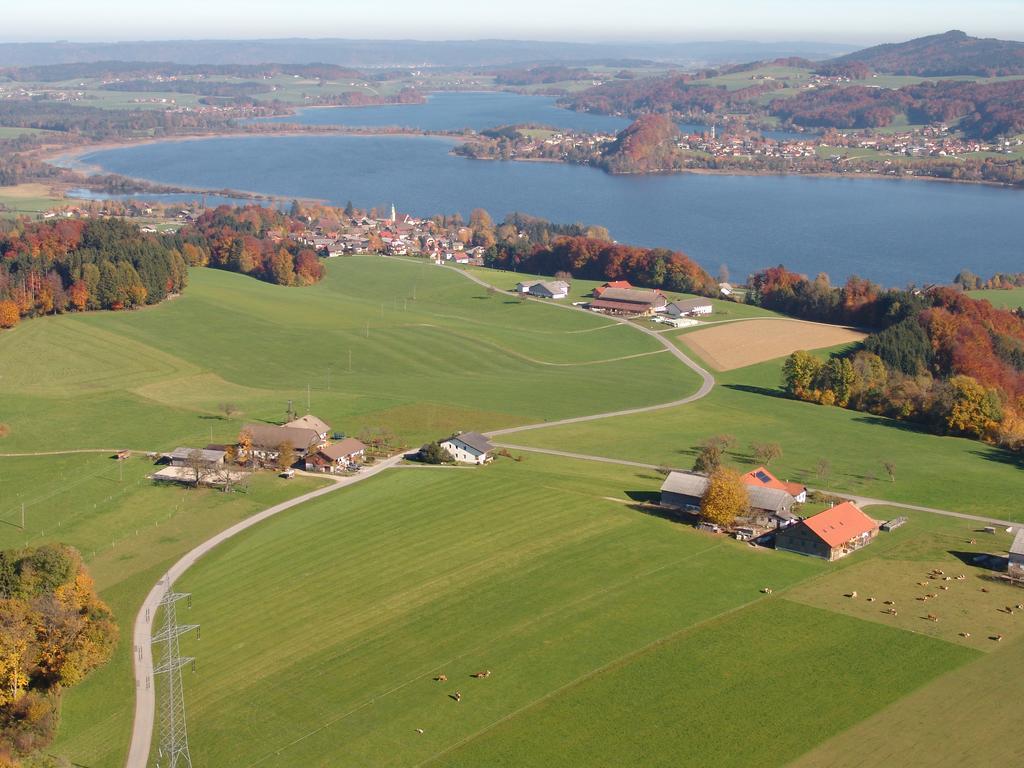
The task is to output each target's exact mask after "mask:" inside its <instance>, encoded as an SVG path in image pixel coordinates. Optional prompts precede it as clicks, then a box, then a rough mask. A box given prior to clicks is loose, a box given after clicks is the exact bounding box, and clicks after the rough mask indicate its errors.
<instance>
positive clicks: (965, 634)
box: [960, 632, 971, 637]
mask: <svg viewBox="0 0 1024 768" xmlns="http://www.w3.org/2000/svg"><path fill="white" fill-rule="evenodd" d="M970 636H971V633H970V632H961V633H960V637H970Z"/></svg>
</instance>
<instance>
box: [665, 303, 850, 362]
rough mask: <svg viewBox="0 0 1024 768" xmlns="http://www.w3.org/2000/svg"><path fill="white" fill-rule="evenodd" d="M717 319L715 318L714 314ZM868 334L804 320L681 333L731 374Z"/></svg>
mask: <svg viewBox="0 0 1024 768" xmlns="http://www.w3.org/2000/svg"><path fill="white" fill-rule="evenodd" d="M712 317H713V315H712ZM864 336H865V334H863V333H861V332H859V331H854V330H851V329H849V328H843V327H842V326H838V325H825V324H823V323H806V322H802V321H800V320H756V319H755V320H745V321H743V322H741V323H726V324H724V325H717V326H714V327H712V328H704V329H702V330H698V331H693V332H692V333H687V334H681V335H680V336H679V339H680V340H681V341H682V342H683V344H684V345H685V346H687V347H689V348H691V349H692V350H693V351H694V352H696V353H697V354H698V355H700V356H701V358H702V359H704V360H706V361H707V362H708V363H710V364H711V366H712V367H713V368H714V369H715V370H717V371H731V370H733V369H735V368H743V367H746V366H748V365H753V364H754V363H763V362H766V361H768V360H774V359H775V358H777V357H782V356H784V355H789V354H792V353H793V352H795V351H797V350H798V349H820V348H822V347H834V346H837V345H840V344H852V343H854V342H857V341H861V340H862V339H863V338H864Z"/></svg>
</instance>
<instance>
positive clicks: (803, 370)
mask: <svg viewBox="0 0 1024 768" xmlns="http://www.w3.org/2000/svg"><path fill="white" fill-rule="evenodd" d="M821 366H822V363H821V360H819V359H818V358H816V357H815V356H814V355H812V354H811V353H810V352H807V351H805V350H802V349H800V350H797V351H796V352H794V353H793V354H791V355H790V356H789V357H787V358H786V362H785V363H783V365H782V379H783V382H784V383H783V386H784V388H785V390H786V392H788V393H789V394H791V395H793V396H794V397H799V398H804V397H805V396H806V395H807V393H809V392H811V391H812V390H813V389H814V383H815V381H816V380H817V378H818V374H819V373H820V371H821Z"/></svg>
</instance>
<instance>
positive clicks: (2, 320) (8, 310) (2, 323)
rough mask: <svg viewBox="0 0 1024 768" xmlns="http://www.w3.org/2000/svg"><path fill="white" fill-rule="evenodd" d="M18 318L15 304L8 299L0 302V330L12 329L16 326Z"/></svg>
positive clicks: (18, 314)
mask: <svg viewBox="0 0 1024 768" xmlns="http://www.w3.org/2000/svg"><path fill="white" fill-rule="evenodd" d="M20 317H21V313H20V312H19V311H18V305H17V304H15V303H14V302H13V301H11V300H10V299H7V300H5V301H0V328H13V327H14V326H16V325H17V324H18V320H19V319H20Z"/></svg>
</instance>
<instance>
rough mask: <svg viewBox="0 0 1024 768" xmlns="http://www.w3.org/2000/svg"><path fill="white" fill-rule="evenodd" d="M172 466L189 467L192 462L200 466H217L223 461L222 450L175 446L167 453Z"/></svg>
mask: <svg viewBox="0 0 1024 768" xmlns="http://www.w3.org/2000/svg"><path fill="white" fill-rule="evenodd" d="M167 458H168V459H170V463H171V466H172V467H189V466H192V465H193V462H195V463H197V464H198V465H199V466H202V467H217V466H220V465H221V464H223V463H224V451H216V450H210V449H208V448H185V447H180V446H179V447H178V448H175V449H174V450H173V451H172V452H171V453H169V454H167Z"/></svg>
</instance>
